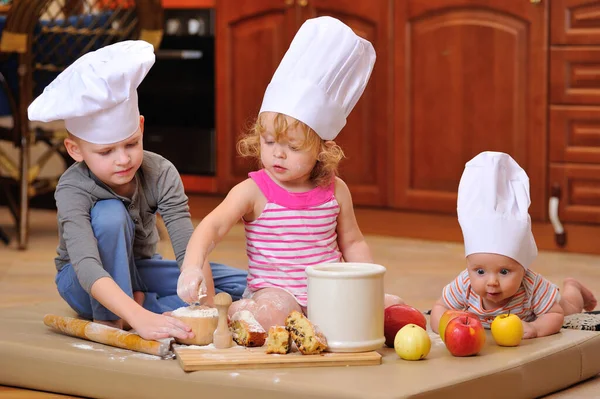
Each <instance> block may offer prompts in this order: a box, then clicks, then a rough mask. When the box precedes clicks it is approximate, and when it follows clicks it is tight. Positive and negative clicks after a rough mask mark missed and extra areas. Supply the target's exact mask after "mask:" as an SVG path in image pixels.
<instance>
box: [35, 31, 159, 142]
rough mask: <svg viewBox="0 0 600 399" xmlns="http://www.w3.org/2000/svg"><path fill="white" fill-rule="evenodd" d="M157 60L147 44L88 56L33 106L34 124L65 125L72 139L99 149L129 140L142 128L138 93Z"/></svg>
mask: <svg viewBox="0 0 600 399" xmlns="http://www.w3.org/2000/svg"><path fill="white" fill-rule="evenodd" d="M154 59H155V57H154V47H153V46H152V45H151V44H150V43H148V42H145V41H143V40H129V41H123V42H118V43H115V44H112V45H110V46H106V47H102V48H100V49H99V50H96V51H93V52H90V53H87V54H85V55H83V56H81V57H80V58H79V59H77V60H76V61H75V62H74V63H73V64H71V65H70V66H69V67H68V68H67V69H65V70H64V71H63V72H62V73H61V74H60V75H58V77H57V78H56V79H54V81H53V82H52V83H50V84H49V85H48V86H47V87H46V88H45V89H44V92H43V93H42V94H40V96H38V97H37V98H36V99H35V100H34V101H33V102H32V103H31V105H30V106H29V108H28V109H27V111H28V115H29V119H30V120H32V121H42V122H51V121H55V120H61V119H64V121H65V127H66V128H67V130H68V131H69V132H70V133H71V134H73V135H74V136H77V137H79V138H80V139H82V140H85V141H88V142H90V143H94V144H112V143H116V142H119V141H122V140H125V139H126V138H128V137H129V136H131V135H132V134H133V133H135V132H136V131H137V129H138V127H139V124H140V111H139V109H138V97H137V87H138V86H139V84H140V83H141V82H142V80H143V79H144V77H145V76H146V74H147V73H148V71H149V70H150V68H151V67H152V65H153V64H154Z"/></svg>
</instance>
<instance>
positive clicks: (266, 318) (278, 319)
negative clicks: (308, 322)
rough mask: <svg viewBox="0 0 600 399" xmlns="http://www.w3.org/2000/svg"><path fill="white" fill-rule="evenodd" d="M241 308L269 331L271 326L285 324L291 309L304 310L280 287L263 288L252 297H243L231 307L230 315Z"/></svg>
mask: <svg viewBox="0 0 600 399" xmlns="http://www.w3.org/2000/svg"><path fill="white" fill-rule="evenodd" d="M240 310H248V311H249V312H250V313H252V315H253V316H254V318H255V319H256V321H258V322H259V323H260V325H261V326H263V328H264V329H265V331H268V329H269V327H271V326H275V325H278V326H283V325H285V318H286V317H287V316H288V315H289V314H290V312H291V311H293V310H297V311H299V312H302V308H301V307H300V305H299V304H298V302H296V300H295V299H294V297H293V296H292V295H291V294H289V293H288V292H286V291H284V290H280V289H278V288H263V289H262V290H260V291H258V292H256V293H255V294H254V295H253V296H252V298H251V299H250V298H249V299H241V300H239V301H236V302H234V303H232V304H231V306H230V307H229V317H232V316H233V315H234V314H235V313H236V312H238V311H240Z"/></svg>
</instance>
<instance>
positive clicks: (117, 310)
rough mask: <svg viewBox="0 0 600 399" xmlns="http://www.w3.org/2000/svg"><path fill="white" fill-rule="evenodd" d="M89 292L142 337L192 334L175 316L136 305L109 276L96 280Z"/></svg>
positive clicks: (189, 335) (159, 337) (187, 336)
mask: <svg viewBox="0 0 600 399" xmlns="http://www.w3.org/2000/svg"><path fill="white" fill-rule="evenodd" d="M91 294H92V296H93V297H94V298H95V299H96V300H97V301H98V302H100V303H101V304H102V305H104V306H105V307H106V308H107V309H109V310H110V311H111V312H113V313H114V314H116V315H117V316H119V317H120V318H122V319H123V320H126V321H127V322H128V323H129V325H131V327H132V328H134V329H135V330H136V331H137V333H138V334H139V335H140V336H141V337H142V338H144V339H161V338H168V337H177V338H181V339H187V338H192V337H193V336H194V334H193V333H192V332H191V328H190V327H189V326H187V325H185V324H184V323H183V322H181V321H179V320H177V319H176V318H174V317H170V316H163V315H160V314H156V313H153V312H151V311H149V310H146V309H144V308H143V307H141V306H140V305H138V303H137V302H135V301H134V300H133V299H131V298H130V297H129V296H128V295H127V294H125V293H124V292H123V290H122V289H121V288H120V287H119V286H118V285H117V284H116V283H115V282H114V280H113V279H111V278H109V277H102V278H100V279H98V280H96V281H95V282H94V284H92V289H91Z"/></svg>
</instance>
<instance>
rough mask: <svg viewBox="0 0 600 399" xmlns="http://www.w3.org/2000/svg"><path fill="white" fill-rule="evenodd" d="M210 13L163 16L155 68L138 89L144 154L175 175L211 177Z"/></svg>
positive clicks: (212, 92) (175, 12)
mask: <svg viewBox="0 0 600 399" xmlns="http://www.w3.org/2000/svg"><path fill="white" fill-rule="evenodd" d="M213 15H214V10H194V9H189V10H187V9H186V10H172V9H169V10H165V29H164V32H165V35H164V37H163V40H162V42H161V45H160V48H159V50H157V52H156V63H155V64H154V66H153V67H152V69H150V72H149V73H148V75H147V76H146V78H145V79H144V81H143V82H142V84H141V85H140V87H139V89H138V93H139V104H140V112H141V114H142V115H144V117H145V131H144V148H145V149H147V150H149V151H153V152H156V153H158V154H161V155H162V156H164V157H165V158H167V159H169V160H170V161H171V162H173V164H174V165H175V167H176V168H177V169H178V170H179V173H181V174H193V175H208V176H211V175H214V174H215V145H214V139H215V59H214V44H215V41H214V34H213V32H214V25H213V21H214V18H213Z"/></svg>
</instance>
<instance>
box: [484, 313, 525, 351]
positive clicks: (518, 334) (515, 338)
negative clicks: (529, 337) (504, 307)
mask: <svg viewBox="0 0 600 399" xmlns="http://www.w3.org/2000/svg"><path fill="white" fill-rule="evenodd" d="M491 330H492V337H494V341H496V343H497V344H498V345H500V346H517V345H519V344H520V343H521V340H522V339H523V322H522V321H521V319H520V318H519V316H517V315H516V314H501V315H498V316H496V318H495V319H494V321H492V326H491Z"/></svg>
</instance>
